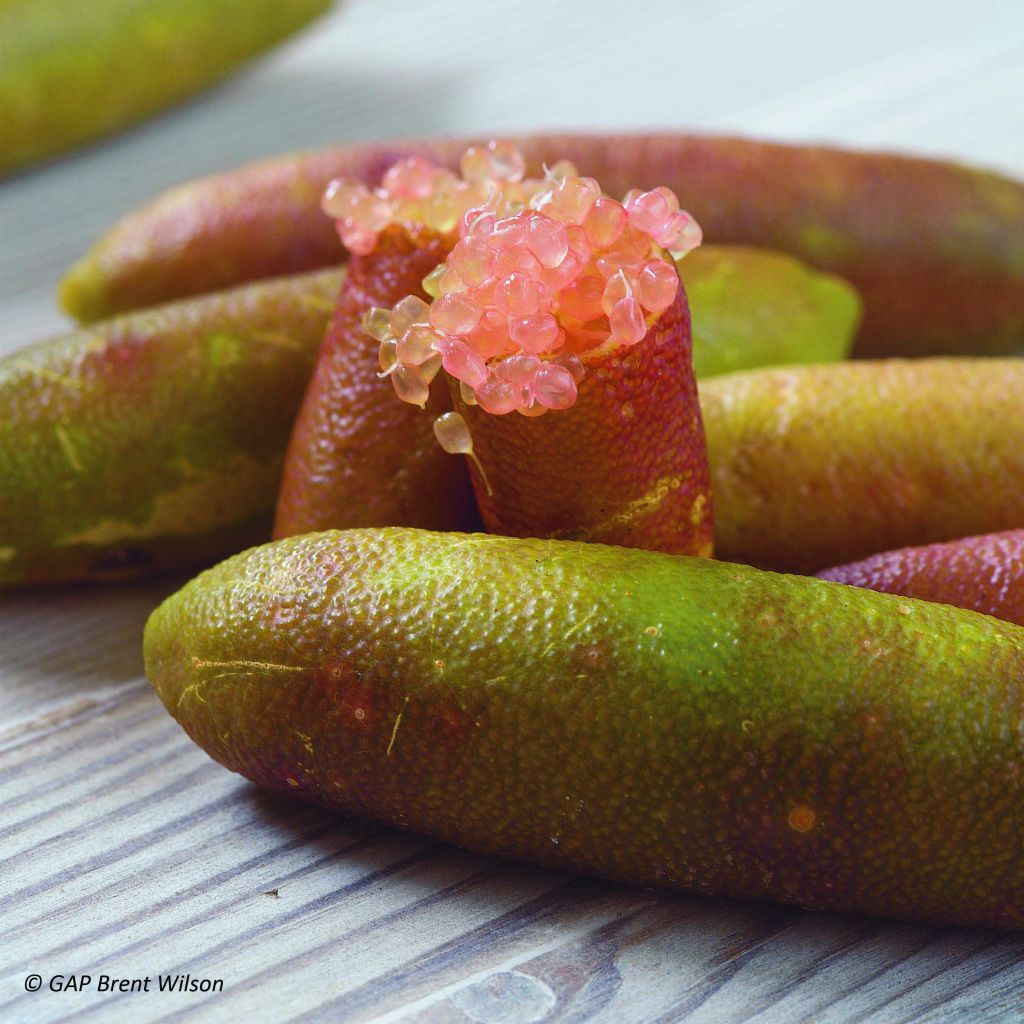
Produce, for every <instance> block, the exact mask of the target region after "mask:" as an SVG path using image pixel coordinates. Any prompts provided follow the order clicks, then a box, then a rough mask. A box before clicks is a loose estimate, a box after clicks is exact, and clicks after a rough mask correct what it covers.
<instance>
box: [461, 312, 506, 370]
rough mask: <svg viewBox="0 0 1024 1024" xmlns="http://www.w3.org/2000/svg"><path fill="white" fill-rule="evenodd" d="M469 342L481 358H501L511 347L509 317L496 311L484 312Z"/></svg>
mask: <svg viewBox="0 0 1024 1024" xmlns="http://www.w3.org/2000/svg"><path fill="white" fill-rule="evenodd" d="M469 340H470V342H471V344H472V346H473V348H474V349H475V350H476V351H477V352H478V353H479V354H480V356H481V358H483V359H492V358H494V356H500V355H501V354H502V353H503V352H505V351H506V350H507V349H508V347H509V345H510V339H509V334H508V317H507V316H505V314H504V313H499V312H498V311H497V310H496V309H486V310H484V314H483V316H481V317H480V322H479V323H478V324H477V325H476V327H474V328H473V330H472V332H471V333H470V336H469Z"/></svg>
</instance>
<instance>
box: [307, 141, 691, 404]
mask: <svg viewBox="0 0 1024 1024" xmlns="http://www.w3.org/2000/svg"><path fill="white" fill-rule="evenodd" d="M460 170H461V176H460V175H456V174H455V173H453V172H452V171H450V170H448V169H446V168H442V167H437V166H435V165H433V164H431V163H430V162H429V161H427V160H425V159H423V158H422V157H410V158H407V159H405V160H401V161H399V162H398V163H396V164H395V165H393V166H392V167H391V168H390V169H389V170H388V171H387V172H386V174H385V175H384V177H383V180H382V182H381V185H380V187H379V188H377V189H374V190H372V191H371V190H369V189H367V188H366V187H365V186H364V185H361V184H356V183H352V182H347V181H335V182H332V183H331V185H330V186H329V187H328V189H327V192H326V193H325V196H324V201H323V208H324V210H325V212H326V213H327V214H328V215H330V216H332V217H334V218H335V219H336V220H337V224H338V230H339V233H340V235H341V239H342V241H343V243H344V244H345V245H346V246H347V247H348V248H349V249H350V250H351V251H352V252H353V253H354V254H366V253H369V252H372V251H373V249H374V247H375V246H376V244H377V239H378V238H379V235H380V233H381V232H382V231H384V230H385V229H387V228H388V227H389V226H391V225H409V226H411V225H416V226H420V227H426V228H428V229H430V230H432V231H435V232H436V233H438V234H439V235H442V236H445V237H446V238H447V239H448V240H449V242H450V246H451V249H450V252H449V255H448V258H447V259H446V260H445V262H444V263H442V264H440V265H439V266H438V267H437V268H436V269H435V270H434V271H433V272H431V273H430V274H429V275H428V276H427V277H426V278H425V279H424V282H423V287H424V291H425V292H426V294H427V295H428V296H429V297H430V299H431V300H432V301H431V302H429V303H428V302H425V301H424V300H422V299H420V298H417V297H415V296H409V297H407V298H404V299H402V300H401V301H400V302H398V303H397V304H396V305H395V306H394V307H393V308H391V309H384V308H376V307H375V308H373V309H370V310H368V311H367V313H366V315H365V317H364V320H363V327H364V329H365V330H366V332H367V333H368V334H369V335H370V336H371V337H372V338H374V339H375V340H376V341H377V342H378V343H379V345H380V369H381V374H382V375H386V376H388V377H390V379H391V381H392V383H393V385H394V388H395V392H396V394H397V395H398V397H399V398H400V399H402V400H403V401H406V402H411V403H413V404H416V405H421V406H422V405H424V404H425V403H426V400H427V396H428V394H429V387H430V383H431V381H432V380H433V379H434V377H435V376H436V375H437V374H438V372H439V371H441V370H442V369H443V370H444V372H445V373H446V374H447V375H448V376H449V377H451V378H452V379H453V380H455V381H457V382H458V385H459V390H460V393H461V396H462V399H463V401H464V402H466V403H467V404H470V405H479V406H480V408H481V409H482V410H484V411H485V412H488V413H492V414H494V415H503V414H507V413H510V412H519V413H521V414H523V415H525V416H539V415H543V414H544V413H546V412H547V411H549V410H558V409H567V408H569V407H570V406H572V405H573V404H574V403H575V402H576V398H577V384H578V383H579V381H580V380H581V378H582V376H583V374H584V373H585V372H586V366H587V363H588V362H590V361H592V360H595V359H602V358H606V357H607V356H609V355H612V354H614V353H615V352H616V351H618V350H620V349H625V348H629V347H632V346H633V345H636V344H638V343H639V342H641V341H642V340H643V339H644V337H645V336H646V334H647V332H648V330H649V329H650V327H651V325H652V324H653V323H654V322H655V321H656V320H657V318H658V317H659V316H660V315H661V313H662V312H664V311H665V310H666V309H667V308H668V307H669V306H670V305H671V304H672V302H673V300H674V299H675V296H676V293H677V291H678V289H679V276H678V272H677V270H676V266H675V262H674V260H675V259H679V258H681V257H682V256H683V255H685V253H687V252H689V251H690V250H692V249H694V248H696V246H698V245H699V244H700V241H701V230H700V227H699V226H698V225H697V223H696V221H694V219H693V218H692V217H691V216H690V215H689V214H688V213H686V212H685V211H684V210H681V209H680V208H679V201H678V199H677V198H676V196H675V194H674V193H673V192H672V191H671V190H670V189H667V188H656V189H653V190H652V191H649V192H643V191H640V190H633V191H631V192H629V193H627V195H626V196H625V197H624V198H623V200H622V202H618V201H616V200H615V199H612V198H609V197H608V196H605V195H603V194H602V192H601V187H600V185H599V184H598V183H597V182H596V181H595V180H594V179H593V178H587V177H582V176H580V175H579V173H578V172H577V170H576V168H575V167H574V166H573V165H572V164H571V163H569V162H568V161H560V162H559V163H557V164H555V165H554V166H552V167H550V168H545V174H544V177H542V178H525V177H524V174H525V163H524V161H523V158H522V156H521V154H520V153H519V152H518V151H517V150H516V149H515V148H513V147H511V146H507V145H504V144H501V143H496V142H492V143H490V144H489V145H488V146H486V147H471V148H470V149H468V150H467V151H466V152H465V153H464V154H463V156H462V159H461V161H460Z"/></svg>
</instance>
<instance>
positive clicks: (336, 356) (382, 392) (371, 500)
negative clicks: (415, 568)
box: [274, 227, 478, 537]
mask: <svg viewBox="0 0 1024 1024" xmlns="http://www.w3.org/2000/svg"><path fill="white" fill-rule="evenodd" d="M447 252H448V245H447V243H446V242H444V240H443V239H441V238H440V237H439V236H437V235H436V234H434V233H433V232H431V231H428V230H425V229H409V230H407V229H403V228H397V227H396V228H391V229H389V230H388V231H386V232H385V233H384V234H383V235H382V236H381V239H380V242H379V244H378V247H377V248H376V249H375V250H374V251H373V252H372V253H369V254H368V255H366V256H356V257H354V258H353V259H352V261H351V262H350V263H349V267H348V273H347V274H346V277H345V282H344V284H343V286H342V289H341V292H340V295H339V296H338V302H337V305H336V308H335V311H334V314H333V317H332V319H331V323H330V327H329V329H328V331H327V336H326V339H325V340H324V344H323V347H322V348H321V351H320V355H319V358H318V360H317V365H316V369H315V371H314V373H313V379H312V381H311V382H310V385H309V389H308V390H307V392H306V396H305V398H304V399H303V402H302V407H301V409H300V411H299V415H298V418H297V419H296V421H295V427H294V429H293V431H292V436H291V440H290V442H289V444H288V451H287V454H286V456H285V465H284V473H283V476H282V481H281V491H280V494H279V497H278V502H277V513H276V518H275V522H274V536H275V537H289V536H292V535H293V534H297V533H310V532H312V531H314V530H325V529H328V528H348V527H355V526H418V527H423V528H432V529H451V530H459V529H471V528H472V527H473V526H474V525H475V524H476V523H477V522H478V519H477V515H476V509H475V507H474V505H473V495H472V491H471V489H470V484H469V476H468V474H467V472H466V467H465V465H464V464H463V460H462V459H453V458H451V457H450V456H446V455H445V454H444V452H443V451H441V449H440V447H439V446H438V443H437V439H436V438H435V437H434V431H433V427H432V424H433V420H434V417H436V416H438V415H440V414H441V413H443V412H446V411H447V410H449V409H450V408H451V401H450V399H449V398H448V395H447V394H446V393H445V391H444V389H443V388H441V387H436V388H434V390H433V395H432V397H431V400H430V401H429V402H428V403H427V411H426V412H424V411H423V410H421V409H419V408H416V407H415V406H410V405H407V404H405V403H404V402H399V401H398V400H397V399H396V398H395V392H394V389H393V388H392V386H391V383H390V381H388V380H382V379H380V378H379V377H378V376H377V343H376V342H374V341H373V339H372V338H370V337H369V336H368V335H367V334H366V332H365V331H364V330H363V327H362V318H363V314H364V313H365V312H366V311H367V310H368V309H369V308H370V307H371V306H391V305H393V304H394V303H396V302H398V300H399V299H402V298H404V297H405V296H406V295H412V294H416V295H419V296H420V297H425V295H424V293H423V290H422V287H421V284H420V282H421V281H422V280H423V278H424V277H425V276H426V275H427V274H429V273H430V271H431V270H433V269H434V268H435V267H436V266H437V265H438V264H439V263H441V262H443V261H444V258H445V256H446V255H447Z"/></svg>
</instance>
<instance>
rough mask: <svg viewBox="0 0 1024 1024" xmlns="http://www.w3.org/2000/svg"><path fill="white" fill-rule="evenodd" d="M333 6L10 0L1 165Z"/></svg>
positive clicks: (249, 50)
mask: <svg viewBox="0 0 1024 1024" xmlns="http://www.w3.org/2000/svg"><path fill="white" fill-rule="evenodd" d="M329 5H330V0H288V2H287V3H282V2H281V0H246V3H245V5H244V7H242V6H240V5H239V4H238V3H237V0H132V2H131V3H113V2H106V3H88V2H85V3H83V2H82V0H42V2H41V0H4V2H3V4H2V5H0V37H2V38H3V60H2V61H0V124H2V125H3V133H2V134H0V172H2V171H5V170H10V169H11V168H14V167H17V166H19V165H21V164H23V163H26V162H28V161H31V160H37V159H39V158H41V157H46V156H52V155H53V154H55V153H59V152H61V151H62V150H65V149H69V148H71V147H73V146H77V145H80V144H81V143H83V142H88V141H89V140H91V139H95V138H98V137H99V136H101V135H105V134H106V133H108V132H110V131H114V130H115V129H118V128H122V127H124V126H125V125H128V124H132V123H133V122H135V121H139V120H141V119H142V118H144V117H147V116H149V115H150V114H153V113H155V112H156V111H158V110H160V109H162V108H163V107H166V106H168V105H169V104H171V103H173V102H175V101H176V100H180V99H182V98H183V97H185V96H188V95H189V94H190V93H193V92H195V91H196V90H198V89H202V88H203V87H205V86H207V85H210V84H211V83H213V82H215V81H217V80H218V79H220V78H223V77H224V76H225V75H227V74H228V73H230V72H231V71H233V70H234V69H235V68H236V67H237V66H238V65H239V64H241V63H243V62H244V61H246V60H248V59H250V58H252V57H254V56H255V55H256V54H258V53H260V52H261V51H262V50H265V49H266V48H267V47H269V46H272V45H274V44H275V43H277V42H280V40H282V39H283V38H285V37H286V36H288V35H290V34H291V33H292V32H295V31H296V30H297V29H299V28H301V27H302V26H303V25H304V24H306V22H308V21H311V20H312V19H313V18H315V17H317V16H318V15H320V14H322V13H323V12H324V11H325V10H327V8H328V6H329ZM282 272H283V271H282ZM232 283H235V282H231V281H226V282H224V284H232ZM176 297H177V295H176V294H167V295H165V296H162V297H161V298H162V299H164V300H166V299H171V298H176Z"/></svg>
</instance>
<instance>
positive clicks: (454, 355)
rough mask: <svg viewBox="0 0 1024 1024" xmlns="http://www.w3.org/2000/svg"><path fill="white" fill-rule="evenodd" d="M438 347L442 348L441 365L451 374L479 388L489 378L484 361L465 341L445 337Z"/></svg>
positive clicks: (470, 385) (472, 386)
mask: <svg viewBox="0 0 1024 1024" xmlns="http://www.w3.org/2000/svg"><path fill="white" fill-rule="evenodd" d="M438 348H440V350H441V365H442V366H443V367H444V369H445V373H447V374H448V375H449V376H451V377H454V378H455V379H456V380H461V381H462V382H463V383H464V384H467V385H468V386H469V387H471V388H478V387H480V385H481V384H483V382H484V381H485V380H487V367H486V365H485V364H484V361H483V360H482V359H481V358H480V356H479V355H477V353H476V352H474V351H473V350H472V349H471V348H470V347H469V346H468V345H467V344H466V343H465V342H464V341H459V340H458V339H457V338H443V339H442V340H441V341H440V342H439V343H438Z"/></svg>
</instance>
